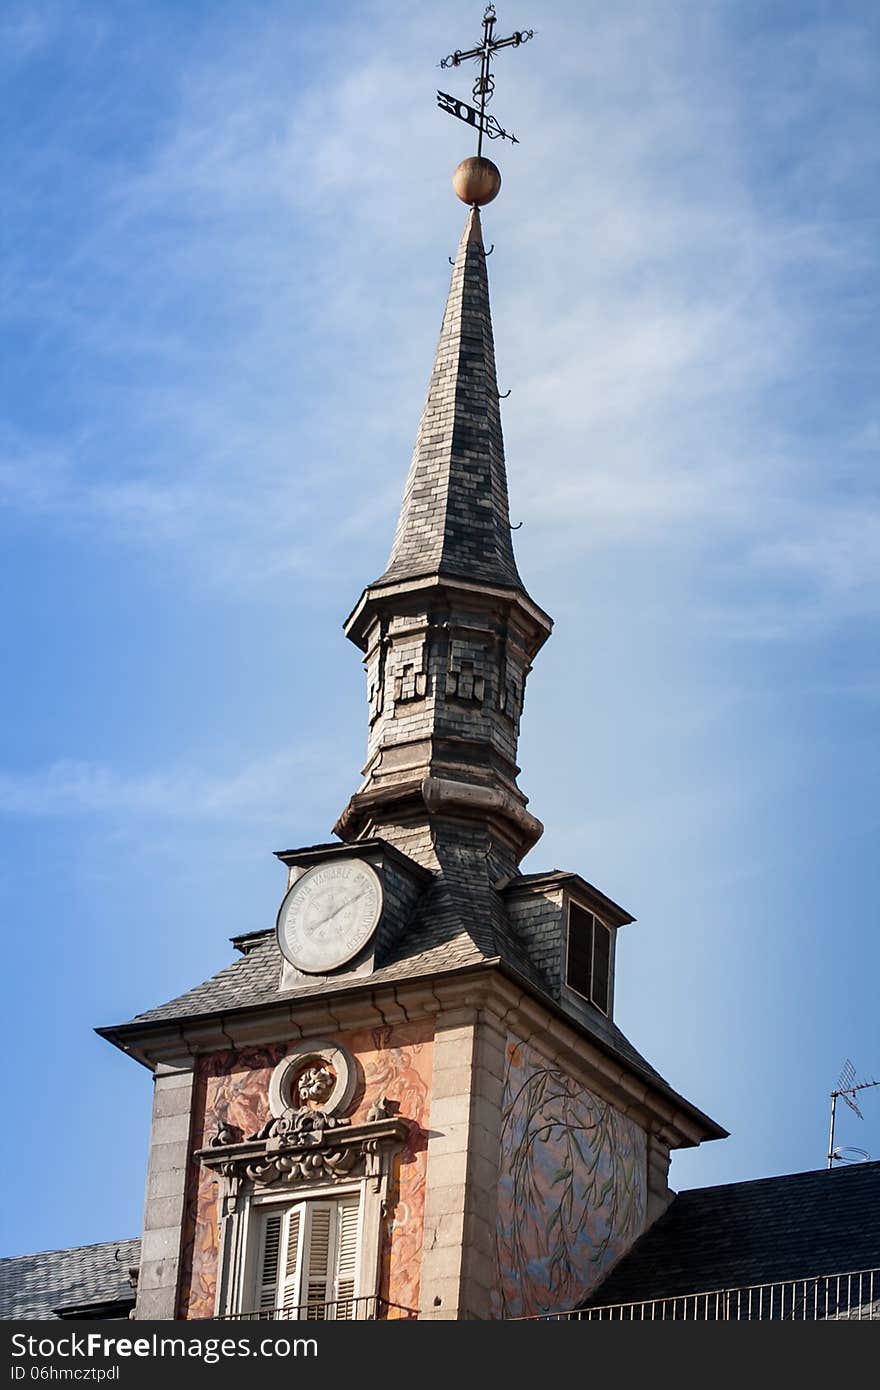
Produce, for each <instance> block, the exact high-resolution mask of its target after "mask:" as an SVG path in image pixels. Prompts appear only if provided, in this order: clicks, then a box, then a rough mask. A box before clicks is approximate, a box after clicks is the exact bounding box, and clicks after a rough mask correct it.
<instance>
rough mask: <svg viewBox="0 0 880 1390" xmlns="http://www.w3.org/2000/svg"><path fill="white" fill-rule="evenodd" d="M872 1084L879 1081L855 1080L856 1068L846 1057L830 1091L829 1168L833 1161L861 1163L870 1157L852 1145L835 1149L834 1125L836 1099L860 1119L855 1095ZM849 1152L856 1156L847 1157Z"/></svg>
mask: <svg viewBox="0 0 880 1390" xmlns="http://www.w3.org/2000/svg"><path fill="white" fill-rule="evenodd" d="M872 1086H880V1081H876V1080H873V1079H872V1080H871V1081H856V1069H855V1067H854V1065H853V1063H852V1062H851V1061H850V1059H849V1057H847V1059H846V1061H845V1062H844V1064H843V1066H842V1067H841V1069H840V1076H839V1077H838V1080H837V1085H836V1086H835V1088H834V1090H833V1091H832V1092H831V1131H830V1134H829V1136H828V1167H829V1168H833V1167H834V1165H835V1163H844V1164H846V1163H861V1162H864V1161H865V1160H866V1159H868V1158H870V1154H868V1153H866V1151H865V1150H864V1149H856V1148H852V1147H850V1148H844V1149H835V1147H834V1125H835V1122H836V1119H837V1101H838V1099H841V1100H843V1101H844V1102H845V1104H847V1105H848V1106H849V1108H850V1110H852V1111H853V1112H854V1113H855V1114H856V1115H858V1117H859V1119H860V1120H863V1119H864V1118H865V1117H864V1115H863V1114H862V1112H861V1110H860V1109H859V1107H858V1105H857V1104H856V1095H857V1094H858V1092H859V1091H868V1090H870V1089H871V1087H872ZM850 1154H855V1155H856V1157H855V1158H851V1157H849V1155H850Z"/></svg>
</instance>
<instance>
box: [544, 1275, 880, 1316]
mask: <svg viewBox="0 0 880 1390" xmlns="http://www.w3.org/2000/svg"><path fill="white" fill-rule="evenodd" d="M750 1320H754V1321H774V1322H842V1321H861V1320H865V1321H868V1322H872V1321H875V1322H880V1269H858V1270H851V1271H849V1272H848V1273H846V1274H822V1275H817V1276H816V1277H815V1278H811V1279H792V1280H789V1281H787V1282H783V1283H776V1284H752V1285H750V1286H749V1287H746V1288H741V1289H712V1290H711V1291H709V1292H708V1293H689V1294H678V1295H676V1296H675V1297H670V1298H652V1299H646V1300H645V1301H644V1302H638V1303H606V1304H600V1305H597V1306H596V1307H593V1308H571V1309H568V1310H567V1311H565V1312H562V1313H539V1314H537V1315H533V1316H532V1317H531V1318H528V1319H524V1321H529V1322H663V1321H670V1322H748V1321H750Z"/></svg>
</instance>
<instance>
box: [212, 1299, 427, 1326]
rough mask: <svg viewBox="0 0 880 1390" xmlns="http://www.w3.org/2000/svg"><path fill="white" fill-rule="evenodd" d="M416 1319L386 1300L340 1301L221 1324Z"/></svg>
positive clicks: (229, 1317)
mask: <svg viewBox="0 0 880 1390" xmlns="http://www.w3.org/2000/svg"><path fill="white" fill-rule="evenodd" d="M416 1318H418V1313H417V1312H416V1310H415V1309H414V1308H404V1307H403V1306H402V1305H401V1304H400V1303H390V1302H389V1301H388V1299H387V1298H376V1297H373V1296H371V1297H370V1298H340V1299H337V1300H336V1301H335V1302H332V1303H301V1304H299V1305H298V1306H295V1307H292V1308H256V1309H252V1310H250V1311H249V1312H246V1313H224V1314H223V1316H222V1318H220V1319H218V1321H222V1322H393V1321H397V1320H400V1319H403V1320H405V1321H412V1320H413V1319H416Z"/></svg>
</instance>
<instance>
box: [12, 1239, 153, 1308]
mask: <svg viewBox="0 0 880 1390" xmlns="http://www.w3.org/2000/svg"><path fill="white" fill-rule="evenodd" d="M140 1248H141V1243H140V1241H139V1240H109V1241H105V1242H104V1243H103V1244H101V1245H79V1246H76V1247H74V1248H73V1249H70V1250H43V1251H40V1253H39V1254H36V1255H16V1256H14V1257H12V1258H11V1259H5V1260H0V1319H3V1320H4V1321H13V1320H19V1319H21V1320H25V1319H28V1318H35V1319H42V1318H46V1319H49V1318H55V1317H57V1316H58V1313H57V1311H56V1310H57V1309H59V1308H61V1309H65V1308H76V1309H78V1310H79V1309H83V1310H85V1309H86V1308H87V1307H89V1306H92V1307H93V1308H96V1307H98V1306H100V1305H106V1304H114V1303H119V1304H120V1305H125V1304H129V1305H133V1304H134V1291H133V1289H132V1287H131V1284H130V1283H129V1278H128V1271H129V1269H131V1268H132V1267H133V1266H135V1265H137V1263H138V1260H139V1259H140ZM125 1315H126V1314H125V1308H124V1306H121V1307H120V1313H119V1316H121V1317H124V1316H125ZM84 1316H88V1314H87V1313H85V1312H84Z"/></svg>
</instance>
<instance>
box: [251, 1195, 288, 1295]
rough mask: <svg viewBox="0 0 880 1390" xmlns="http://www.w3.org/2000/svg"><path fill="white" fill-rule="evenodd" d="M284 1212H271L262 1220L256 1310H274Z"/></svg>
mask: <svg viewBox="0 0 880 1390" xmlns="http://www.w3.org/2000/svg"><path fill="white" fill-rule="evenodd" d="M285 1216H286V1212H281V1211H279V1212H273V1213H271V1214H269V1215H267V1216H266V1217H265V1218H264V1220H263V1230H262V1241H261V1245H260V1260H259V1264H258V1266H257V1308H258V1309H259V1311H260V1312H269V1311H271V1310H272V1309H273V1308H275V1307H276V1306H277V1305H276V1302H275V1296H276V1293H277V1290H278V1266H279V1263H280V1256H281V1236H282V1233H283V1225H284V1219H285Z"/></svg>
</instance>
